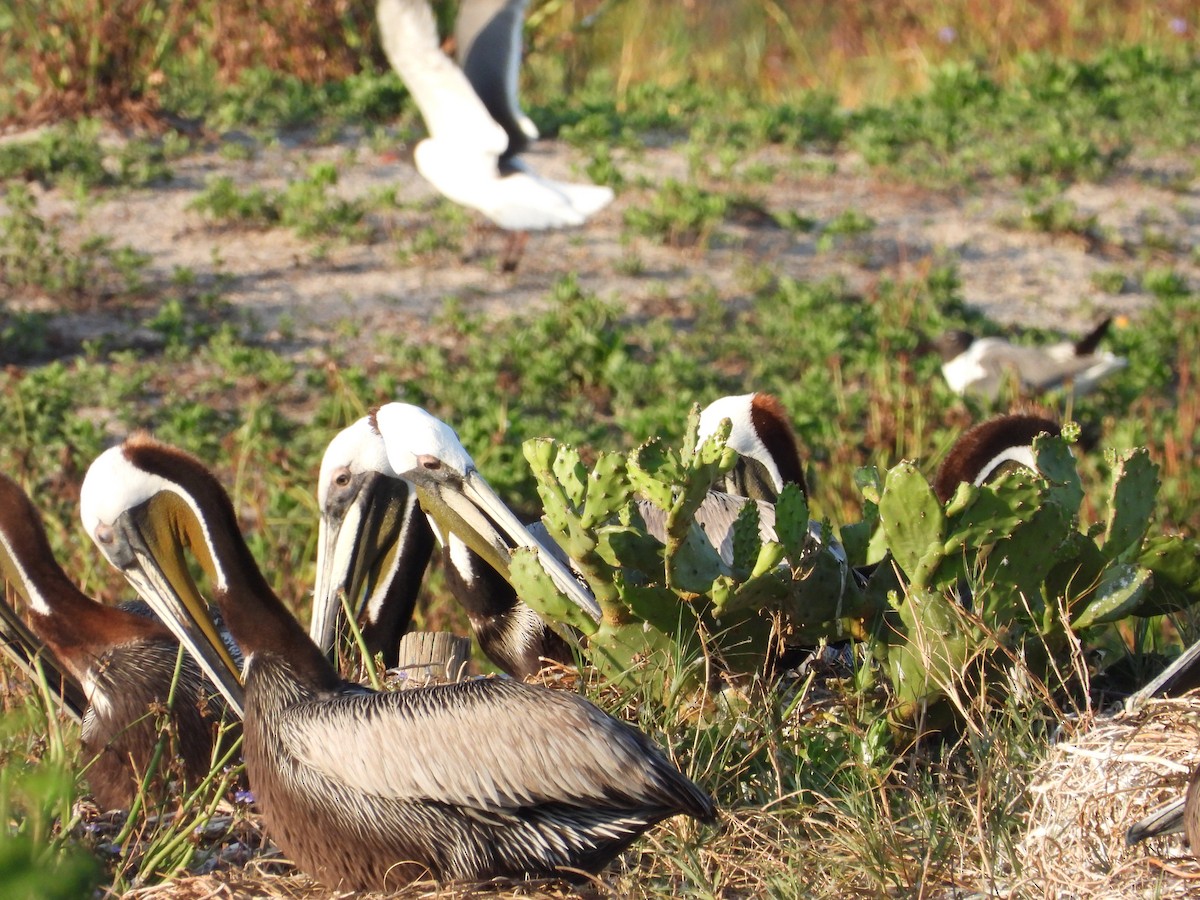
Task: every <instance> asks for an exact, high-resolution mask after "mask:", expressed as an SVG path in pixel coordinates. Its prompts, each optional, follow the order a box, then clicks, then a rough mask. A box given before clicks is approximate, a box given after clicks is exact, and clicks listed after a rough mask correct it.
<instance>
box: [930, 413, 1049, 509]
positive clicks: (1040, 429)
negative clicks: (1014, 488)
mask: <svg viewBox="0 0 1200 900" xmlns="http://www.w3.org/2000/svg"><path fill="white" fill-rule="evenodd" d="M1061 433H1062V429H1061V428H1059V426H1058V425H1057V424H1055V423H1054V422H1052V421H1050V420H1049V419H1045V418H1042V417H1041V416H1033V415H1024V414H1021V415H1007V416H997V417H996V418H994V419H989V420H988V421H986V422H983V423H982V424H980V425H976V426H975V427H974V428H972V429H970V430H969V431H967V432H965V433H964V434H963V435H962V436H961V437H959V439H958V440H957V441H955V442H954V446H953V447H951V448H950V452H949V453H948V454H947V455H946V458H945V459H944V460H942V464H941V466H939V467H938V471H937V475H936V476H935V478H934V480H933V490H934V493H935V494H937V497H938V499H939V500H940V501H941V502H942V503H945V502H946V501H948V500H949V499H950V498H951V497H953V496H954V493H955V491H957V490H958V486H959V484H961V483H963V482H967V483H968V484H973V483H974V482H975V480H976V479H977V478H978V477H979V474H980V473H981V472H982V471H984V469H985V468H986V467H987V464H988V463H990V462H991V461H992V460H994V459H995V458H996V457H997V456H998V455H999V454H1000V453H1002V452H1003V451H1005V450H1007V449H1010V448H1013V447H1027V446H1029V445H1030V444H1032V443H1033V440H1034V438H1036V437H1037V436H1038V435H1040V434H1050V435H1055V436H1057V435H1060V434H1061Z"/></svg>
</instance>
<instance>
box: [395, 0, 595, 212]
mask: <svg viewBox="0 0 1200 900" xmlns="http://www.w3.org/2000/svg"><path fill="white" fill-rule="evenodd" d="M508 6H520V4H509V5H508ZM508 6H506V7H505V9H504V10H503V11H502V14H503V15H505V16H509V17H512V16H515V11H513V10H510V9H509V8H508ZM377 15H378V19H379V30H380V33H381V34H382V36H383V48H384V51H385V52H386V53H387V57H388V60H389V61H390V62H391V64H392V67H393V68H394V69H395V70H396V72H397V73H398V74H399V75H400V77H401V79H402V80H403V81H404V83H405V85H406V86H407V87H408V90H409V92H410V93H411V94H412V96H413V99H414V100H415V101H416V104H417V106H418V107H419V108H420V110H421V116H422V117H423V118H424V119H425V126H426V128H428V129H429V137H428V138H427V139H425V140H423V141H421V142H420V143H419V144H418V145H417V147H416V150H415V151H414V154H413V157H414V161H415V162H416V166H417V171H419V172H420V173H421V175H423V176H424V177H425V178H426V179H427V180H428V181H429V182H430V183H431V184H432V185H433V186H434V187H435V188H437V189H438V190H439V191H440V192H441V193H443V194H445V195H446V196H447V197H449V198H450V199H451V200H453V201H454V202H456V203H461V204H462V205H463V206H469V207H471V208H472V209H477V210H479V211H480V212H481V213H483V214H484V215H485V216H487V217H488V218H489V219H491V220H492V221H493V222H495V223H496V224H497V225H499V226H500V227H501V228H504V229H506V230H509V231H537V230H543V229H547V228H564V227H568V226H573V225H581V224H583V222H584V221H585V220H586V219H587V218H588V216H590V215H592V214H593V213H595V212H596V211H598V210H599V209H602V208H603V207H604V206H605V205H607V204H608V203H609V202H610V201H611V200H612V197H613V194H612V190H611V189H609V188H607V187H602V186H599V185H594V184H572V183H569V182H561V181H551V180H549V179H545V178H541V177H539V176H538V175H536V174H534V173H533V172H532V171H531V170H530V169H529V168H528V166H526V165H524V164H523V163H521V162H520V161H519V160H517V159H515V158H513V154H515V153H516V152H517V150H515V149H514V146H517V145H520V144H521V142H522V141H527V140H528V134H527V133H526V132H525V131H524V129H522V128H521V126H520V118H523V117H524V114H523V113H520V110H519V108H518V107H516V105H515V103H512V104H505V106H506V107H507V108H508V112H509V113H510V115H509V116H508V118H511V119H512V120H513V121H514V122H515V123H516V127H515V128H514V130H513V131H512V132H511V133H510V132H506V131H505V129H504V127H502V125H501V124H498V123H497V122H496V120H495V119H493V118H492V115H490V114H489V113H488V109H487V107H486V106H485V104H484V101H483V100H481V99H480V97H479V95H478V94H477V93H476V92H475V90H474V89H473V88H472V87H471V82H470V81H468V79H467V76H466V75H465V74H463V71H462V70H461V69H459V68H458V67H457V66H456V65H455V64H454V63H453V62H452V61H451V60H450V59H449V57H447V56H446V55H445V54H444V53H443V52H442V51H441V49H440V48H439V46H438V36H437V23H436V21H435V20H434V17H433V13H432V11H431V10H430V8H429V5H428V3H426V2H425V0H380V2H379V6H378V8H377ZM494 30H495V32H496V33H497V34H498V35H500V36H501V39H500V43H499V46H498V47H497V48H496V50H495V51H494V52H495V57H496V58H503V59H504V60H505V66H506V67H511V66H512V65H513V64H514V63H513V61H512V60H513V57H514V56H515V55H516V54H518V53H519V40H518V39H519V35H516V36H515V37H514V34H513V28H511V27H507V28H496V29H494ZM492 32H493V29H490V28H487V27H485V28H483V29H481V30H479V31H477V32H475V36H474V38H473V40H472V42H471V43H472V46H471V48H470V52H471V53H472V54H478V53H485V52H486V51H487V46H486V44H485V42H487V41H490V39H491V36H492ZM506 48H507V50H506ZM487 59H488V60H489V61H490V62H494V60H493V59H492V58H491V57H487ZM484 67H485V68H486V66H484ZM507 84H509V85H513V84H514V81H513V79H509V81H508V82H507ZM503 93H504V94H505V95H506V96H507V95H508V94H510V93H511V94H513V95H514V97H513V99H515V86H512V87H511V89H510V87H504V88H503ZM518 116H519V117H518ZM514 137H515V138H516V144H515V145H514V143H513V142H512V141H513V138H514Z"/></svg>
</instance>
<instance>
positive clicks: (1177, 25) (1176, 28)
mask: <svg viewBox="0 0 1200 900" xmlns="http://www.w3.org/2000/svg"><path fill="white" fill-rule="evenodd" d="M1168 24H1169V26H1170V29H1171V30H1172V31H1173V32H1175V33H1176V34H1187V31H1188V23H1187V19H1181V18H1180V17H1179V16H1176V17H1175V18H1173V19H1172V20H1171V21H1170V23H1168Z"/></svg>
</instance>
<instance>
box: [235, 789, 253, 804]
mask: <svg viewBox="0 0 1200 900" xmlns="http://www.w3.org/2000/svg"><path fill="white" fill-rule="evenodd" d="M233 802H234V803H245V804H247V805H249V804H251V803H253V802H254V792H253V791H234V794H233Z"/></svg>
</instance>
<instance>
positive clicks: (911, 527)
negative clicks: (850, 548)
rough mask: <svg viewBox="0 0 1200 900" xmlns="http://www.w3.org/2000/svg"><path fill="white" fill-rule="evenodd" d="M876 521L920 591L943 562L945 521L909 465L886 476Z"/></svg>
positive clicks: (934, 499) (921, 478)
mask: <svg viewBox="0 0 1200 900" xmlns="http://www.w3.org/2000/svg"><path fill="white" fill-rule="evenodd" d="M879 521H880V524H881V525H882V526H883V533H884V535H885V537H886V539H887V546H888V549H889V550H891V553H892V556H893V557H894V558H895V560H896V562H897V563H899V564H900V568H901V569H903V570H904V573H905V574H906V575H907V576H908V578H909V583H910V584H912V585H913V586H914V588H915V589H918V590H920V589H923V588H924V587H925V586H926V585H928V584H929V581H930V578H931V577H932V575H933V572H934V571H935V570H936V569H937V567H938V566H939V565H940V564H941V562H942V559H943V550H942V547H943V544H944V543H945V532H946V517H945V514H944V513H943V512H942V505H941V504H940V503H939V502H938V499H937V497H936V496H935V495H934V493H933V488H931V487H930V486H929V482H928V481H926V480H925V476H923V475H922V474H921V473H920V472H918V471H917V467H916V466H914V465H913V464H912V463H910V462H902V463H900V464H899V465H898V466H896V467H895V468H893V469H892V470H891V471H890V472H888V473H887V477H886V479H885V480H884V488H883V494H882V496H881V497H880V498H879Z"/></svg>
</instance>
